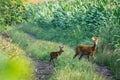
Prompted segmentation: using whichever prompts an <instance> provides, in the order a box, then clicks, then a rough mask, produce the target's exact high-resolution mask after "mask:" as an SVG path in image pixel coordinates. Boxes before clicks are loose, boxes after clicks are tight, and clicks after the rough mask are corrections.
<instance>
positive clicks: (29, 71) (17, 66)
mask: <svg viewBox="0 0 120 80" xmlns="http://www.w3.org/2000/svg"><path fill="white" fill-rule="evenodd" d="M33 69H34V67H33V65H32V63H31V62H30V59H28V58H27V57H26V56H25V52H24V51H22V50H21V49H20V48H18V47H17V46H15V45H13V44H11V43H9V42H7V41H6V40H4V39H2V38H1V37H0V80H33V79H34V76H33Z"/></svg>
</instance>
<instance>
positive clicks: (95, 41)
mask: <svg viewBox="0 0 120 80" xmlns="http://www.w3.org/2000/svg"><path fill="white" fill-rule="evenodd" d="M91 39H92V41H93V42H94V43H95V44H96V45H97V44H98V41H99V40H100V38H96V39H95V38H94V37H92V38H91Z"/></svg>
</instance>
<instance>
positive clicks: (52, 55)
mask: <svg viewBox="0 0 120 80" xmlns="http://www.w3.org/2000/svg"><path fill="white" fill-rule="evenodd" d="M59 48H60V50H59V51H56V52H51V53H50V61H49V62H51V61H53V59H57V57H58V56H60V55H61V54H62V52H64V47H63V46H59Z"/></svg>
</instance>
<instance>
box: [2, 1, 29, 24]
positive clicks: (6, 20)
mask: <svg viewBox="0 0 120 80" xmlns="http://www.w3.org/2000/svg"><path fill="white" fill-rule="evenodd" d="M0 10H1V11H0V24H4V25H12V24H16V23H20V22H22V21H24V20H26V19H27V18H26V16H25V13H26V10H25V6H24V3H23V1H22V0H0Z"/></svg>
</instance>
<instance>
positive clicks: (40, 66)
mask: <svg viewBox="0 0 120 80" xmlns="http://www.w3.org/2000/svg"><path fill="white" fill-rule="evenodd" d="M28 36H29V37H30V38H31V39H34V40H35V39H36V37H35V36H33V35H31V34H28ZM31 58H32V57H31ZM32 60H33V62H34V63H35V66H36V77H37V80H46V79H47V78H48V75H50V74H51V73H52V71H53V68H54V67H53V65H49V63H48V62H44V61H41V60H38V59H35V58H32ZM95 68H96V71H97V72H98V73H99V74H101V75H103V76H104V77H105V78H106V80H114V79H113V76H112V73H111V71H110V70H109V69H108V68H107V67H106V66H100V65H96V67H95Z"/></svg>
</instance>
